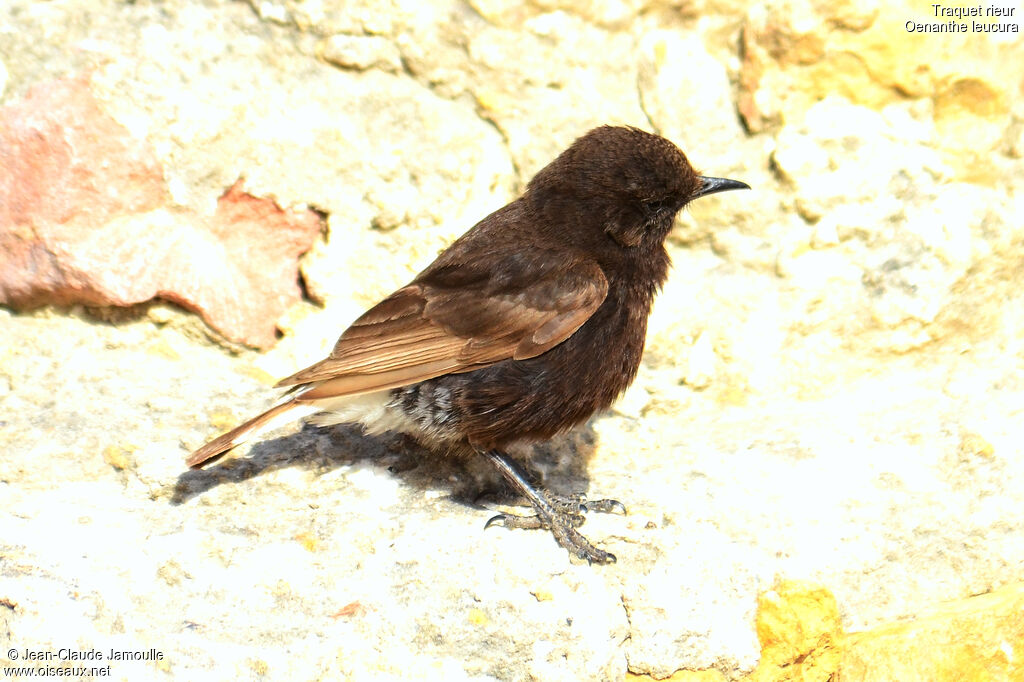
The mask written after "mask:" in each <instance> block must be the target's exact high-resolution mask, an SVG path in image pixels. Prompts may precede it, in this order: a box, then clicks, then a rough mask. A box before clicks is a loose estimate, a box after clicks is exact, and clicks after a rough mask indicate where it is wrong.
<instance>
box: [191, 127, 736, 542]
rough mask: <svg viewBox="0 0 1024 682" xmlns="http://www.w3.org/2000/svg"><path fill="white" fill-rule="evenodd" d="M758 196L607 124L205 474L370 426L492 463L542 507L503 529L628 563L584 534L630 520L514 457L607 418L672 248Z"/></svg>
mask: <svg viewBox="0 0 1024 682" xmlns="http://www.w3.org/2000/svg"><path fill="white" fill-rule="evenodd" d="M739 188H747V185H745V184H744V183H741V182H737V181H735V180H724V179H720V178H706V177H701V176H699V175H697V173H696V172H694V170H693V168H691V166H690V164H689V162H688V161H687V159H686V157H685V156H684V155H683V153H682V152H681V151H679V149H677V148H676V147H675V146H674V145H673V144H672V143H671V142H669V141H668V140H666V139H664V138H662V137H658V136H656V135H651V134H649V133H645V132H643V131H641V130H638V129H635V128H619V127H610V126H604V127H601V128H597V129H595V130H592V131H590V132H589V133H587V134H586V135H584V136H583V137H581V138H579V139H578V140H576V142H574V143H573V144H572V146H570V147H569V148H568V149H567V150H566V151H564V152H563V153H562V154H561V155H560V156H559V157H558V158H557V159H555V160H554V161H553V162H551V163H550V164H549V165H548V166H546V167H545V168H543V169H542V170H541V171H540V172H538V173H537V175H536V176H535V177H534V178H533V180H532V181H531V182H530V183H529V185H528V186H527V188H526V192H525V193H524V194H523V196H522V197H520V198H519V199H516V200H515V201H513V202H512V203H510V204H508V205H507V206H505V207H504V208H501V209H499V210H498V211H496V212H494V213H492V214H491V215H490V216H488V217H487V218H485V219H484V220H482V221H481V222H480V223H478V224H477V225H476V226H475V227H473V229H471V230H470V231H469V232H467V233H466V234H465V235H463V236H462V237H461V238H459V239H458V240H456V241H455V243H453V244H452V245H451V246H450V247H448V249H446V250H445V251H444V252H443V253H442V254H441V255H440V256H438V258H437V260H435V261H434V262H433V263H432V264H431V265H430V266H428V267H427V269H426V270H424V271H423V272H421V273H420V274H419V275H418V276H417V277H416V278H415V279H414V280H413V281H412V282H410V283H409V284H408V285H406V286H404V287H402V288H401V289H399V290H398V291H396V292H395V293H394V294H392V295H391V296H389V297H388V298H386V299H384V300H383V301H381V302H380V303H378V304H377V305H376V306H374V307H373V308H371V309H370V310H369V311H367V312H366V313H365V314H364V315H363V316H362V317H360V318H359V319H358V320H356V321H355V322H354V323H353V324H352V326H351V327H349V328H348V329H347V330H346V331H345V332H344V333H343V334H342V335H341V338H339V339H338V342H337V344H336V345H335V347H334V350H333V351H332V352H331V354H330V356H329V357H327V358H325V359H324V360H322V361H320V362H318V363H316V364H315V365H312V366H311V367H308V368H306V369H304V370H302V371H301V372H298V373H296V374H294V375H292V376H290V377H287V378H286V379H283V380H282V381H281V382H280V383H279V385H280V386H288V387H291V388H292V393H291V397H290V398H289V399H288V400H286V401H285V402H283V403H281V404H279V405H277V406H275V407H274V408H272V409H271V410H269V411H268V412H266V413H264V414H262V415H260V416H259V417H256V418H255V419H253V420H251V421H249V422H246V423H245V424H243V425H241V426H239V427H238V428H236V429H234V430H232V431H231V432H229V433H227V434H224V435H223V436H221V437H220V438H217V439H215V440H213V441H211V442H210V443H208V444H206V445H204V446H203V447H201V448H199V449H198V450H196V451H195V452H194V453H193V454H192V455H191V456H190V457H189V458H188V460H187V462H188V464H189V465H190V466H200V465H202V464H203V463H204V462H206V461H208V460H210V459H212V458H214V457H216V456H218V455H220V454H222V453H223V452H226V451H227V450H229V449H231V448H232V447H234V446H236V445H238V444H239V443H241V442H244V441H245V440H247V439H249V438H251V437H253V436H255V435H256V434H257V433H258V432H259V431H262V430H265V429H267V428H271V427H273V426H275V425H277V424H278V423H280V422H282V421H284V420H285V419H294V418H297V417H300V416H306V415H309V414H312V413H315V412H325V413H327V414H326V415H321V416H320V418H319V419H318V421H319V422H320V423H332V422H360V423H363V424H364V425H365V426H366V427H367V430H368V431H371V432H379V431H384V430H396V431H403V432H406V433H409V434H411V435H413V436H415V437H417V438H418V439H419V440H421V441H422V442H424V444H426V445H427V446H428V447H435V448H441V447H443V448H445V449H448V450H451V449H455V450H460V449H461V450H465V451H467V452H468V451H475V452H479V453H481V454H484V455H485V456H487V457H488V458H489V459H490V460H491V461H492V462H494V464H495V465H496V466H497V467H498V468H499V470H501V471H502V474H503V475H504V476H505V477H506V479H508V480H509V482H510V483H512V485H513V486H514V487H515V488H516V489H517V490H518V491H519V492H520V493H522V494H524V495H525V496H526V497H527V498H528V499H529V500H530V502H531V504H532V505H533V506H534V508H535V509H536V511H537V516H535V517H517V516H511V515H501V516H499V517H495V519H492V522H501V523H503V524H504V525H506V526H514V527H544V528H550V529H551V530H552V531H553V533H554V535H555V537H556V539H558V541H559V543H560V544H562V545H563V546H564V547H566V548H567V549H568V550H569V551H571V552H572V553H573V554H575V555H577V556H579V557H581V558H584V559H587V560H589V561H597V562H607V561H614V559H615V557H614V556H612V555H611V554H608V553H607V552H604V551H603V550H600V549H597V548H595V547H594V546H593V545H591V544H590V543H589V542H587V540H586V539H585V538H584V537H583V536H582V535H580V534H579V532H578V531H576V526H578V525H579V523H581V522H582V516H581V514H582V512H585V511H587V510H588V508H589V509H595V508H596V509H598V510H602V511H610V510H612V509H616V508H621V505H619V504H618V503H617V502H614V501H611V500H601V501H598V502H590V503H587V502H585V501H583V498H582V497H581V496H572V497H569V498H558V497H557V496H553V495H550V494H546V493H544V492H543V491H538V490H535V489H534V488H532V486H530V485H529V483H528V482H527V481H526V478H525V475H524V474H523V473H522V471H521V470H520V469H518V467H517V465H515V464H514V463H513V462H511V460H509V459H508V457H507V456H506V455H504V454H503V450H505V449H506V448H507V447H508V446H509V445H510V444H512V443H514V442H517V441H531V440H533V441H535V440H542V439H547V438H550V437H551V436H553V435H555V434H556V433H559V432H561V431H564V430H566V429H568V428H570V427H572V426H575V425H576V424H579V423H580V422H582V421H584V420H586V419H587V418H588V417H590V416H591V415H592V414H593V413H594V412H596V411H599V410H603V409H605V408H607V407H608V406H609V405H611V404H612V402H613V401H614V400H615V399H616V398H617V397H618V396H619V395H620V394H621V393H622V391H624V390H625V389H626V387H628V386H629V384H630V383H631V382H632V381H633V379H634V377H635V376H636V372H637V369H638V367H639V364H640V356H641V353H642V352H643V346H644V336H645V333H646V329H647V317H648V314H649V313H650V308H651V302H652V301H653V298H654V295H655V293H656V292H657V291H658V289H659V288H660V287H661V285H662V283H663V282H664V281H665V278H666V276H667V274H668V267H669V257H668V253H667V252H666V251H665V246H664V242H665V237H666V236H667V235H668V233H669V230H671V228H672V224H673V222H674V220H675V216H676V214H677V213H678V212H679V210H680V209H681V208H682V207H683V206H685V205H686V203H687V202H689V201H692V200H693V199H696V198H697V197H700V196H704V195H706V194H711V193H714V192H720V191H725V190H731V189H739Z"/></svg>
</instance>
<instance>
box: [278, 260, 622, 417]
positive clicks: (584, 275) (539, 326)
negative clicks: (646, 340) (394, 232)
mask: <svg viewBox="0 0 1024 682" xmlns="http://www.w3.org/2000/svg"><path fill="white" fill-rule="evenodd" d="M532 256H533V257H530V258H524V257H522V256H521V255H519V256H516V255H513V256H511V257H510V258H507V259H505V260H503V261H502V262H501V263H500V264H499V265H498V266H497V267H496V268H494V269H493V271H484V270H482V269H481V268H480V267H479V266H478V265H476V264H474V263H456V264H448V265H445V266H440V267H432V268H430V269H428V270H427V271H425V272H424V273H423V274H421V275H420V276H419V277H417V278H416V279H415V280H413V282H412V283H411V284H409V285H407V286H405V287H403V288H401V289H399V290H398V291H396V292H395V293H393V294H392V295H391V296H389V297H387V298H386V299H384V300H383V301H381V302H380V303H378V304H377V305H376V306H374V307H373V308H371V309H370V310H368V311H367V312H366V313H365V314H364V315H363V316H362V317H360V318H359V319H358V320H356V321H355V322H354V323H353V324H352V326H351V327H349V328H348V329H347V330H345V332H344V333H343V334H342V335H341V338H339V339H338V342H337V344H335V346H334V350H333V351H332V352H331V354H330V356H328V357H327V358H326V359H324V360H322V361H320V362H318V363H316V364H315V365H312V366H311V367H308V368H306V369H304V370H302V371H300V372H298V373H296V374H293V375H292V376H290V377H287V378H286V379H282V380H281V381H280V382H279V383H278V385H279V386H300V387H301V390H300V392H299V393H298V394H297V395H296V397H295V399H296V400H299V401H307V400H317V399H320V398H329V397H336V396H343V395H350V394H356V393H365V392H368V391H376V390H381V389H386V388H394V387H397V386H404V385H407V384H412V383H416V382H418V381H424V380H426V379H430V378H432V377H436V376H440V375H442V374H449V373H453V372H466V371H470V370H473V369H479V368H481V367H485V366H487V365H491V364H494V363H496V362H500V361H502V360H507V359H510V358H512V359H516V360H522V359H526V358H532V357H534V356H536V355H540V354H541V353H543V352H545V351H547V350H549V349H550V348H553V347H554V346H556V345H558V344H559V343H561V342H562V341H564V340H565V339H567V338H568V337H569V336H570V335H572V333H573V332H575V331H576V330H577V329H579V328H580V327H581V326H582V325H583V323H584V322H586V321H587V319H589V318H590V316H591V315H593V314H594V311H595V310H597V309H598V307H600V305H601V303H602V302H603V301H604V298H605V296H606V295H607V293H608V280H607V279H605V276H604V273H603V272H602V270H601V268H600V267H599V266H598V265H597V263H595V262H593V261H591V260H586V259H583V258H581V257H574V256H572V255H568V256H567V255H566V254H557V255H556V254H546V253H545V254H536V253H535V254H532ZM307 386H308V388H307Z"/></svg>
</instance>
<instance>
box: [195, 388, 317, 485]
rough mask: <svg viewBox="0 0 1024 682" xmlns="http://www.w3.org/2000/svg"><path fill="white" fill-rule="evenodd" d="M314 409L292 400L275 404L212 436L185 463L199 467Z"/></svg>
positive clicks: (314, 409) (315, 409)
mask: <svg viewBox="0 0 1024 682" xmlns="http://www.w3.org/2000/svg"><path fill="white" fill-rule="evenodd" d="M315 411H317V408H315V407H312V406H310V405H302V404H299V403H296V402H295V401H294V400H289V401H287V402H284V403H281V404H280V405H275V406H274V407H272V408H270V409H269V410H267V411H266V412H264V413H263V414H261V415H259V416H257V417H253V418H252V419H250V420H249V421H247V422H245V423H244V424H241V425H240V426H236V427H235V428H233V429H231V430H230V431H228V432H227V433H225V434H224V435H222V436H218V437H217V438H214V439H213V440H211V441H210V442H209V443H207V444H206V445H204V446H203V447H201V448H199V449H198V450H196V451H195V452H193V453H192V454H191V455H189V456H188V459H186V460H185V464H187V465H189V466H190V467H193V468H197V467H201V466H202V465H203V464H205V463H206V462H208V461H210V460H211V459H213V458H214V457H219V456H220V455H223V454H224V453H225V452H227V451H228V450H230V449H231V448H233V447H235V446H238V445H241V444H242V443H244V442H246V441H247V440H250V439H252V438H254V437H255V436H257V435H258V434H259V433H261V432H262V431H266V430H269V429H271V428H273V427H274V426H276V425H278V424H280V423H284V422H285V421H291V420H293V419H298V418H300V417H303V416H305V415H307V414H310V413H312V412H315ZM292 412H295V414H291V413H292ZM285 415H287V418H285Z"/></svg>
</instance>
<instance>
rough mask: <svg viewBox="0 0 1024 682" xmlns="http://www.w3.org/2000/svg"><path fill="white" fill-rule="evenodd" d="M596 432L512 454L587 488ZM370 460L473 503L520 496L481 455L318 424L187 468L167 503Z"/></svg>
mask: <svg viewBox="0 0 1024 682" xmlns="http://www.w3.org/2000/svg"><path fill="white" fill-rule="evenodd" d="M596 442H597V435H596V433H595V432H594V429H593V427H592V425H591V422H587V423H586V424H584V425H583V426H580V427H577V428H575V429H573V430H572V431H570V432H568V433H566V434H562V435H560V436H556V437H555V438H552V439H551V440H549V441H545V442H543V443H537V444H533V445H522V446H519V447H518V448H515V449H513V450H512V451H511V452H510V454H511V455H512V456H513V458H514V459H516V460H517V461H518V462H520V463H521V464H522V465H523V466H524V467H525V469H526V471H527V472H528V473H529V475H530V478H531V481H532V482H533V483H535V484H537V485H540V486H543V487H547V488H548V489H550V490H552V491H553V492H558V493H574V492H585V491H586V490H587V489H588V487H589V483H590V479H589V476H588V474H587V465H588V462H589V461H590V459H591V457H592V456H593V454H594V451H595V446H596ZM358 463H369V464H371V465H374V466H379V467H381V468H386V469H387V470H388V471H389V472H390V473H391V475H393V476H395V477H398V478H400V479H401V480H402V481H403V482H404V483H405V484H406V485H409V486H412V487H414V488H416V489H421V490H437V489H448V490H450V497H451V498H452V499H453V500H455V501H457V502H459V503H462V504H466V505H469V506H472V507H475V508H480V507H481V502H483V501H495V502H500V503H506V502H512V501H514V500H516V499H518V498H516V497H515V496H513V495H512V494H511V489H510V488H509V487H508V486H507V485H506V484H505V482H504V481H503V480H502V478H501V476H500V474H499V473H498V471H497V470H496V469H494V468H493V466H491V464H490V463H489V462H487V461H486V460H485V459H484V458H483V457H481V456H479V455H475V454H460V455H454V456H452V455H450V454H449V453H443V452H435V451H432V450H428V449H427V448H425V447H423V446H422V445H420V444H419V443H417V442H416V441H414V440H413V439H412V438H410V437H408V436H402V435H399V434H391V433H387V434H383V435H380V436H369V435H366V434H364V433H363V432H362V430H361V429H360V427H359V426H356V425H350V424H342V425H336V426H327V427H316V426H310V425H306V426H304V427H303V429H302V430H301V431H298V432H297V433H293V434H290V435H287V436H282V437H279V438H273V439H269V440H265V441H261V442H259V443H257V444H256V445H254V446H253V447H252V448H251V450H250V451H249V453H248V454H247V455H243V456H231V455H229V456H228V457H225V458H223V459H220V460H217V461H215V462H214V463H213V464H212V465H210V466H207V467H205V468H203V469H191V470H187V471H184V472H183V473H182V474H181V475H180V476H178V480H177V481H176V482H175V484H174V490H173V493H172V495H171V497H170V503H171V504H173V505H180V504H183V503H185V502H188V501H189V500H191V499H192V498H195V497H198V496H200V495H202V494H203V493H205V492H207V491H208V490H211V489H213V488H215V487H217V486H219V485H223V484H237V483H240V482H242V481H247V480H249V479H252V478H257V477H259V476H261V475H263V474H266V473H270V472H273V471H276V470H278V469H286V468H290V467H302V468H305V469H310V470H315V471H317V472H318V473H320V474H325V473H327V472H330V471H333V470H334V469H337V468H339V467H343V466H351V465H353V464H358Z"/></svg>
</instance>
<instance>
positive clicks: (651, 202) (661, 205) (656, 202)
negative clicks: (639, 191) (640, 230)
mask: <svg viewBox="0 0 1024 682" xmlns="http://www.w3.org/2000/svg"><path fill="white" fill-rule="evenodd" d="M643 207H644V213H645V214H647V215H648V216H652V215H655V214H658V213H662V212H664V211H667V210H669V209H670V208H672V205H671V201H669V200H668V199H648V200H646V201H644V202H643Z"/></svg>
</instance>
